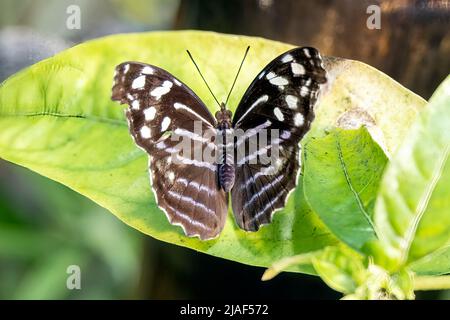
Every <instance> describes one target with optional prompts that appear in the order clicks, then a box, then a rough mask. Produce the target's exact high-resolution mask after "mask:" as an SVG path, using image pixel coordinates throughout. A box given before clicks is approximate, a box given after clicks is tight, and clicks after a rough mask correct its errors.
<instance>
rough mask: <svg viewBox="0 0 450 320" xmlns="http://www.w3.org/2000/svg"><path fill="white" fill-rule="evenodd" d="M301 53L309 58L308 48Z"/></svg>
mask: <svg viewBox="0 0 450 320" xmlns="http://www.w3.org/2000/svg"><path fill="white" fill-rule="evenodd" d="M303 53H304V54H305V56H306V57H307V58H311V53H310V52H309V49H308V48H303Z"/></svg>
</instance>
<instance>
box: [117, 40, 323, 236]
mask: <svg viewBox="0 0 450 320" xmlns="http://www.w3.org/2000/svg"><path fill="white" fill-rule="evenodd" d="M247 51H248V48H247ZM241 67H242V63H241ZM239 69H240V68H239ZM202 77H203V76H202ZM235 81H236V79H235ZM325 82H326V71H325V69H324V67H323V64H322V58H321V56H320V54H319V52H318V51H317V50H316V49H314V48H309V47H303V48H295V49H292V50H290V51H288V52H286V53H284V54H282V55H280V56H279V57H277V58H276V59H274V60H273V61H272V62H270V63H269V64H268V65H267V66H266V67H265V68H264V69H263V70H262V71H261V72H260V74H259V75H258V76H257V77H256V78H255V80H253V82H252V83H251V85H250V86H249V88H248V89H247V91H246V92H245V94H244V96H243V98H242V100H241V102H240V103H239V105H238V107H237V109H236V112H235V115H234V117H233V118H232V114H231V111H229V110H227V109H226V103H222V104H220V110H219V111H218V112H217V113H216V115H215V117H213V116H212V114H211V113H210V112H209V111H208V109H207V107H206V106H205V104H204V103H203V102H202V101H201V100H200V99H199V98H198V97H197V95H196V94H195V93H194V92H193V91H192V90H191V89H189V87H187V86H186V85H185V84H183V83H182V82H181V81H180V80H178V79H177V78H175V77H174V76H173V75H171V74H170V73H169V72H167V71H165V70H163V69H161V68H158V67H156V66H153V65H148V64H144V63H139V62H124V63H122V64H120V65H119V66H117V68H116V75H115V77H114V86H113V89H112V99H113V100H117V101H120V103H125V104H128V105H129V108H127V110H126V117H127V119H128V124H129V128H130V133H131V135H132V136H133V138H134V140H135V142H136V144H137V145H138V146H139V147H141V148H142V149H144V150H145V151H146V152H147V153H148V155H149V156H150V161H149V166H150V178H151V185H152V189H153V191H154V193H155V196H156V200H157V203H158V206H159V207H160V208H161V209H162V210H163V211H164V212H165V213H166V215H167V217H168V219H169V221H170V222H171V223H172V224H177V225H180V226H181V227H182V228H183V229H184V231H185V233H186V235H188V236H199V237H200V239H202V240H205V239H211V238H214V237H216V236H217V235H219V234H220V232H221V231H222V229H223V227H224V224H225V220H226V217H227V212H228V195H229V193H231V203H232V208H233V212H234V216H235V219H236V222H237V224H238V226H239V227H240V228H242V229H244V230H247V231H257V230H258V229H259V227H260V225H262V224H268V223H270V222H271V219H272V215H273V213H274V211H275V210H277V209H280V208H282V207H284V205H285V201H286V199H287V197H288V194H289V192H290V191H291V190H293V189H294V188H295V186H296V183H297V174H298V173H299V171H300V164H299V157H300V154H299V153H300V152H299V151H300V147H299V141H300V140H301V138H302V137H303V136H304V135H305V133H306V132H307V131H308V130H309V128H310V125H311V122H312V121H313V119H314V105H315V103H316V101H317V98H318V95H319V92H320V86H321V85H322V84H324V83H325ZM205 83H206V81H205ZM233 85H234V83H233ZM208 89H209V87H208ZM230 93H231V90H230ZM228 97H229V95H228ZM227 100H228V98H227ZM216 101H217V99H216ZM263 130H266V132H267V130H270V132H274V131H273V130H277V132H278V135H277V137H276V139H277V143H278V145H279V147H278V151H279V153H278V158H277V159H276V161H272V162H269V163H262V162H261V161H258V159H260V157H261V155H262V154H263V153H264V152H267V150H268V149H270V148H271V146H272V145H273V142H274V141H273V140H274V139H275V138H274V137H273V136H272V135H271V136H270V137H269V140H270V141H271V143H269V144H268V145H267V144H265V145H263V144H262V143H261V142H260V139H256V140H252V137H254V136H255V135H257V134H259V133H260V132H262V131H263ZM237 131H242V132H244V134H242V135H241V136H239V137H237V138H236V137H235V136H233V133H234V132H237ZM204 132H210V133H212V134H211V135H210V136H213V137H214V138H213V139H208V138H205V136H204V135H203V134H202V133H204ZM174 136H178V137H181V138H189V139H190V140H192V141H193V144H191V145H189V147H188V151H190V153H191V155H192V154H195V153H196V152H197V153H201V154H203V155H204V154H208V153H209V154H212V157H213V159H215V160H216V161H206V160H203V159H202V158H200V160H198V159H197V158H193V157H191V156H188V155H187V153H186V152H185V150H183V152H180V149H179V140H178V139H173V137H174ZM218 137H219V138H222V139H217V138H218ZM213 140H214V141H213ZM255 141H256V142H255ZM241 147H242V148H241ZM175 153H176V154H177V156H176V160H177V161H174V160H175V156H174V154H175ZM231 155H232V156H231ZM255 159H256V162H255V161H251V160H255Z"/></svg>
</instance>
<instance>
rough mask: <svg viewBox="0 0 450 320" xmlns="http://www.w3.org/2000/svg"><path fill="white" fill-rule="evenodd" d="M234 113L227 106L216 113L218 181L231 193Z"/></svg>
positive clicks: (232, 182)
mask: <svg viewBox="0 0 450 320" xmlns="http://www.w3.org/2000/svg"><path fill="white" fill-rule="evenodd" d="M231 119H232V113H231V111H230V110H227V109H226V107H225V104H223V103H222V104H221V105H220V111H217V112H216V120H217V140H216V143H217V151H218V152H217V165H218V175H219V176H218V181H219V185H220V187H221V188H222V189H223V190H224V191H225V192H230V191H231V188H233V185H234V178H235V168H234V134H233V129H232V126H231Z"/></svg>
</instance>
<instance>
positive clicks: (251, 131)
mask: <svg viewBox="0 0 450 320" xmlns="http://www.w3.org/2000/svg"><path fill="white" fill-rule="evenodd" d="M271 124H272V122H271V121H270V120H266V122H264V123H262V124H260V125H258V126H256V127H254V128H251V129H249V130H247V132H245V133H244V134H243V135H242V136H240V137H239V138H238V139H237V142H236V147H239V145H241V144H242V142H244V141H245V140H246V139H248V138H250V137H252V136H254V135H256V134H258V133H259V131H261V130H263V129H265V128H268V127H269V126H270V125H271Z"/></svg>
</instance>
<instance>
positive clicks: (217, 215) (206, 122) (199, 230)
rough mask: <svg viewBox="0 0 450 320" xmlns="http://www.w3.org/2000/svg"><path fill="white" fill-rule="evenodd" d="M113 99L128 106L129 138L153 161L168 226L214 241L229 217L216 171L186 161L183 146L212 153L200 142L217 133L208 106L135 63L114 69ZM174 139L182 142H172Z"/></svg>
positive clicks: (157, 70) (173, 80) (166, 76)
mask: <svg viewBox="0 0 450 320" xmlns="http://www.w3.org/2000/svg"><path fill="white" fill-rule="evenodd" d="M112 98H113V100H117V101H120V102H121V103H125V104H128V105H129V108H127V110H126V117H127V120H128V125H129V129H130V133H131V135H132V136H133V138H134V140H135V142H136V144H137V145H138V146H140V147H141V148H142V149H143V150H145V151H146V152H147V153H148V154H149V155H151V156H150V159H149V167H150V177H151V182H152V188H153V191H154V193H155V196H156V200H157V203H158V206H159V207H160V208H161V209H163V210H164V212H165V213H166V215H167V216H168V219H169V221H170V222H171V223H172V224H177V225H181V226H182V227H183V229H184V231H185V233H186V234H187V235H188V236H194V235H198V236H199V237H200V238H201V239H210V238H214V237H216V236H217V235H218V234H219V233H220V231H221V230H222V229H223V226H224V224H225V219H226V215H227V200H226V195H225V193H224V192H223V191H222V190H220V189H219V187H218V185H217V166H216V165H214V164H213V163H208V162H207V161H199V160H195V159H193V158H192V157H191V156H189V157H187V156H186V155H184V154H183V153H182V152H180V149H181V147H180V146H179V144H180V141H181V140H182V139H183V138H189V139H190V140H192V144H191V154H194V153H195V152H196V151H201V152H205V151H206V152H214V150H213V149H214V148H215V146H214V144H212V143H210V142H208V141H206V140H205V139H204V138H203V136H202V133H204V132H205V131H207V130H211V131H212V134H214V132H215V128H214V126H215V120H214V118H213V116H212V115H211V113H210V112H209V111H208V109H207V108H206V106H205V105H204V104H203V103H202V102H201V100H200V99H199V98H198V97H197V96H196V95H195V94H194V92H193V91H192V90H190V89H189V88H188V87H187V86H186V85H184V84H183V83H181V82H180V81H179V80H177V79H176V78H175V77H174V76H172V75H171V74H170V73H168V72H167V71H164V70H163V69H160V68H158V67H156V66H152V65H147V64H143V63H137V62H125V63H122V64H120V65H118V66H117V67H116V75H115V77H114V86H113V90H112ZM194 126H197V127H196V128H195V127H194ZM194 129H200V131H201V134H200V135H199V134H198V132H196V131H195V130H194ZM174 135H175V136H177V137H178V139H172V137H173V136H174ZM190 140H189V141H190ZM198 149H200V150H198Z"/></svg>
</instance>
